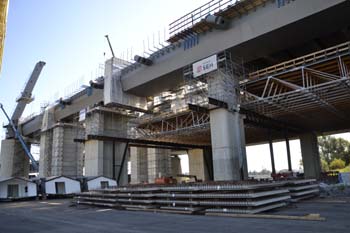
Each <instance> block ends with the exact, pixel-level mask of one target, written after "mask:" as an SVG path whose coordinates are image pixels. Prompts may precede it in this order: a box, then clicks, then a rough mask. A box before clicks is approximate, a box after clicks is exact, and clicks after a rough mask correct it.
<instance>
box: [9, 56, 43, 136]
mask: <svg viewBox="0 0 350 233" xmlns="http://www.w3.org/2000/svg"><path fill="white" fill-rule="evenodd" d="M45 64H46V63H45V62H43V61H39V62H38V63H36V65H35V67H34V70H33V72H32V74H31V75H30V77H29V79H28V81H27V83H26V85H25V87H24V89H23V91H22V93H21V95H20V96H19V97H18V98H17V99H16V102H17V106H16V108H15V110H14V112H13V114H12V116H11V118H10V119H11V121H12V122H13V124H14V125H15V127H16V128H17V126H18V121H19V118H20V117H21V116H22V114H23V112H24V109H25V107H26V106H27V104H29V103H30V102H32V101H33V100H34V99H33V97H32V91H33V89H34V86H35V84H36V82H37V81H38V78H39V75H40V73H41V71H42V69H43V67H44V66H45ZM5 128H7V133H6V138H13V137H14V136H15V133H14V131H13V130H12V127H10V126H9V125H7V126H5Z"/></svg>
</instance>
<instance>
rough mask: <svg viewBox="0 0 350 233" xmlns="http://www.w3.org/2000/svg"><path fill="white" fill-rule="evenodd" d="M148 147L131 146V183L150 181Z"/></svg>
mask: <svg viewBox="0 0 350 233" xmlns="http://www.w3.org/2000/svg"><path fill="white" fill-rule="evenodd" d="M147 158H148V157H147V148H145V147H130V161H131V183H132V184H139V183H143V182H148V163H147Z"/></svg>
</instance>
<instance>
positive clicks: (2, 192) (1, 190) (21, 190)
mask: <svg viewBox="0 0 350 233" xmlns="http://www.w3.org/2000/svg"><path fill="white" fill-rule="evenodd" d="M9 184H17V185H18V194H19V197H20V198H21V197H36V196H37V189H36V184H35V183H33V182H28V181H24V180H20V179H12V180H8V181H4V182H1V183H0V198H7V186H8V185H9ZM25 187H28V192H25Z"/></svg>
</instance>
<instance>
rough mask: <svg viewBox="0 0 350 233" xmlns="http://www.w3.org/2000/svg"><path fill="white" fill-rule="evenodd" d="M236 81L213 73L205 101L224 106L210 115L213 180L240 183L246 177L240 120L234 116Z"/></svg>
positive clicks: (237, 97) (221, 74) (238, 115)
mask: <svg viewBox="0 0 350 233" xmlns="http://www.w3.org/2000/svg"><path fill="white" fill-rule="evenodd" d="M237 86H238V78H236V77H232V76H231V74H229V73H224V72H217V73H216V74H214V75H213V76H211V77H209V78H208V91H209V97H210V98H213V99H215V100H218V101H222V102H223V103H226V104H227V108H225V107H223V106H219V107H218V108H214V109H212V110H211V111H210V132H211V143H212V153H213V167H214V180H243V179H246V178H247V176H248V174H247V160H246V151H245V134H244V126H243V125H244V123H243V116H242V115H240V113H239V112H238V103H239V98H240V93H239V91H238V90H237V88H236V87H237Z"/></svg>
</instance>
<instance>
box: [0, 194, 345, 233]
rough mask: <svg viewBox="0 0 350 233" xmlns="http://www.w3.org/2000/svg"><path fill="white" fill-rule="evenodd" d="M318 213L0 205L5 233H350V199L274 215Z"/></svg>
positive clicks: (292, 208) (36, 203) (57, 203)
mask: <svg viewBox="0 0 350 233" xmlns="http://www.w3.org/2000/svg"><path fill="white" fill-rule="evenodd" d="M310 213H316V214H320V215H321V216H322V217H325V218H326V221H304V220H280V219H255V218H254V219H248V218H232V217H215V216H200V215H180V214H168V213H151V212H142V211H138V212H134V211H121V210H114V209H106V208H92V207H86V206H80V207H73V206H70V200H67V199H65V200H49V201H27V202H10V203H0V233H12V232H13V233H21V232H23V233H24V232H25V233H32V232H50V233H56V232H57V233H58V232H64V233H79V232H84V233H90V232H91V233H97V232H103V233H108V232H127V233H128V232H130V233H131V232H132V233H138V232H150V233H151V232H152V233H157V232H176V233H179V232H181V233H182V232H191V233H196V232H198V233H199V232H200V233H203V232H216V233H218V232H240V233H245V232H254V233H260V232H269V233H274V232H276V233H277V232H278V233H280V232H314V233H321V232H327V233H336V232H342V233H344V232H349V229H350V202H349V201H348V202H346V203H345V202H344V203H336V202H332V203H329V202H327V203H324V202H323V203H320V202H315V201H313V202H302V203H298V204H297V205H294V206H293V205H292V206H289V207H288V208H283V209H280V210H279V211H274V212H272V214H275V215H279V214H281V215H286V214H287V215H298V216H302V215H305V214H310Z"/></svg>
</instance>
